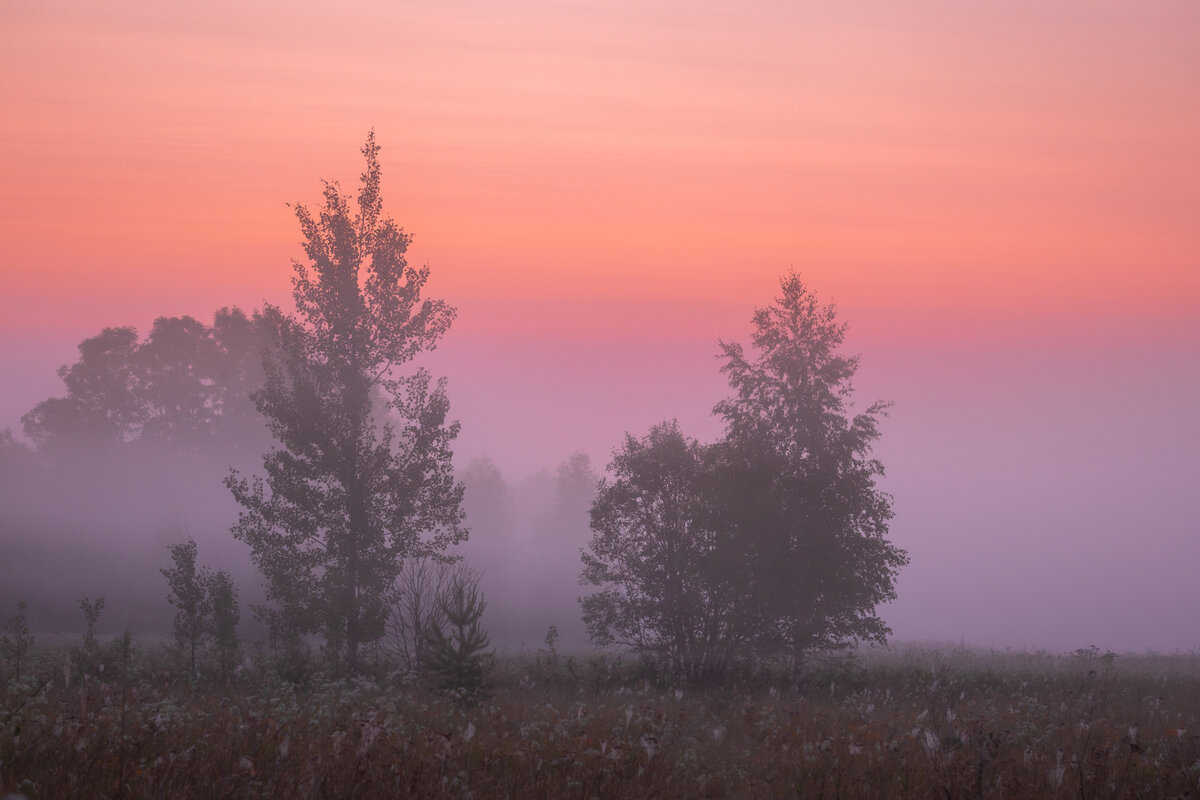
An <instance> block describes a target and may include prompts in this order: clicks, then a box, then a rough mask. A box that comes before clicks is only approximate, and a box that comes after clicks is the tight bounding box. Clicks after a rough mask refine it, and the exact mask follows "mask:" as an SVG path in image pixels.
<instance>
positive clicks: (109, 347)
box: [21, 328, 142, 449]
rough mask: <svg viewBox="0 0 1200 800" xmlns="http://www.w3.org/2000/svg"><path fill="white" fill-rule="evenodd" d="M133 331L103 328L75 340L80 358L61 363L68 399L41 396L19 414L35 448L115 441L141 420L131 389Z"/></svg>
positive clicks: (130, 433) (129, 433)
mask: <svg viewBox="0 0 1200 800" xmlns="http://www.w3.org/2000/svg"><path fill="white" fill-rule="evenodd" d="M136 352H137V331H135V330H134V329H133V328H105V329H104V330H103V331H101V332H100V333H99V334H97V335H96V336H93V337H91V338H90V339H84V340H83V341H82V342H80V343H79V360H78V361H77V362H75V363H74V364H72V365H69V366H63V367H60V368H59V370H58V376H59V377H60V378H62V381H63V383H64V384H65V385H66V388H67V396H66V397H53V398H50V399H48V400H43V401H42V402H41V403H38V404H37V405H36V406H34V407H33V409H32V410H30V411H29V412H28V413H27V414H25V415H24V416H23V417H22V418H21V424H22V426H23V427H24V429H25V433H26V435H27V436H29V438H30V439H31V440H33V442H34V444H35V445H37V447H38V449H53V448H55V447H63V446H67V445H71V444H87V445H96V444H106V445H111V444H116V443H119V442H124V441H127V440H128V439H130V438H132V437H133V435H134V434H135V432H136V431H137V430H138V428H139V426H140V425H141V422H142V413H141V408H140V406H139V404H138V400H137V395H136V393H135V387H134V354H135V353H136Z"/></svg>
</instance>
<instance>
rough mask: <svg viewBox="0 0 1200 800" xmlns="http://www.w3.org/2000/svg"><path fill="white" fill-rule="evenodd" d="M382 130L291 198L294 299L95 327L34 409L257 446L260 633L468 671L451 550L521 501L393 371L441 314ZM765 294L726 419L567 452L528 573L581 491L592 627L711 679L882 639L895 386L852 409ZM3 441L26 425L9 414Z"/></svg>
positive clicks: (721, 409)
mask: <svg viewBox="0 0 1200 800" xmlns="http://www.w3.org/2000/svg"><path fill="white" fill-rule="evenodd" d="M378 149H379V148H378V146H377V145H376V144H375V141H374V137H373V135H372V136H370V137H369V138H368V140H367V142H366V145H365V146H364V147H363V150H362V152H363V155H364V156H365V159H366V169H365V171H364V173H363V174H362V176H361V181H360V186H359V189H358V192H357V194H355V195H353V196H350V195H347V194H346V193H344V192H343V191H342V189H341V187H340V186H339V185H338V184H337V183H327V184H326V185H325V191H324V202H323V204H322V206H321V207H320V208H319V209H317V210H315V211H310V210H309V209H308V208H307V207H306V206H303V205H301V206H297V208H296V215H297V219H298V221H299V223H300V227H301V231H302V233H303V236H304V240H305V241H304V249H305V253H306V256H307V258H306V259H305V260H304V261H303V262H302V261H296V262H294V263H293V268H294V273H295V275H294V277H293V298H294V301H295V311H294V312H293V313H287V312H285V311H284V310H282V309H280V308H277V307H273V306H267V307H266V308H265V309H263V310H262V311H260V312H256V313H254V314H253V315H250V316H247V315H246V314H244V313H242V312H240V311H238V310H236V309H233V310H229V309H223V310H221V311H219V312H217V314H216V316H215V318H214V320H213V324H212V325H211V326H208V325H204V324H202V323H200V322H198V321H196V320H194V319H192V318H190V317H176V318H161V319H159V320H157V321H156V322H155V323H154V326H153V328H152V329H151V331H150V333H149V334H148V336H147V337H146V339H145V340H143V341H139V339H138V336H137V333H136V331H134V330H133V329H132V328H107V329H105V330H104V331H102V332H101V333H100V334H99V335H98V336H96V337H93V338H91V339H87V340H85V341H84V342H83V343H82V344H81V345H80V358H79V361H78V362H77V363H75V364H74V365H71V366H68V367H64V368H63V369H62V370H61V371H60V375H61V377H62V379H63V381H64V384H65V386H66V396H65V397H58V398H51V399H49V400H46V401H44V402H42V403H39V404H38V405H37V406H36V407H35V408H34V409H33V410H32V411H30V412H29V413H28V414H27V415H26V416H25V417H24V418H23V425H24V429H25V432H26V435H27V436H28V437H29V439H30V440H31V441H32V442H33V443H34V445H35V448H36V449H37V451H38V453H43V454H47V455H49V456H54V454H56V453H68V452H72V451H78V450H79V449H80V448H83V447H95V446H98V445H102V446H104V447H109V448H117V449H128V448H130V447H143V448H149V447H151V446H152V445H162V446H163V447H164V448H165V449H166V450H167V451H169V452H171V453H173V454H176V455H178V454H181V453H189V452H190V453H191V454H193V455H196V456H199V457H203V454H204V453H207V452H212V450H211V448H212V447H218V448H220V447H224V448H232V449H229V450H226V453H229V452H242V453H245V452H246V450H247V449H248V448H252V449H253V450H254V452H256V453H263V451H265V454H263V455H262V457H261V469H256V470H247V469H245V467H244V464H245V460H244V459H240V460H239V459H233V460H232V461H230V460H226V461H225V462H224V463H225V464H226V465H227V464H229V463H239V464H241V465H242V469H238V468H233V469H229V471H228V472H227V474H226V477H225V480H224V483H225V486H226V487H227V489H228V490H229V492H230V493H231V495H232V497H233V499H234V500H235V501H236V504H237V506H238V508H239V509H240V511H239V513H238V518H237V522H236V524H234V526H233V534H234V536H235V537H236V538H237V539H238V540H240V541H241V542H243V543H244V544H245V545H246V546H247V547H248V549H249V552H250V555H251V558H252V560H253V562H254V564H255V565H256V567H257V568H258V570H259V572H260V573H261V575H262V576H263V577H264V578H265V593H266V594H265V599H266V602H265V603H264V604H261V605H259V606H257V607H256V613H257V615H258V616H259V617H260V618H261V619H263V620H264V621H265V622H266V623H267V624H268V626H269V630H270V634H271V637H272V639H273V640H274V641H275V642H276V643H277V644H281V645H283V646H286V647H301V646H302V642H303V641H304V640H305V638H306V637H308V636H312V635H319V636H320V637H321V638H322V639H323V641H324V643H325V652H326V654H327V655H328V657H329V658H330V659H331V661H332V662H333V664H334V665H335V667H336V668H339V669H343V668H344V670H345V671H347V672H349V673H350V674H354V673H356V672H358V671H359V670H360V669H361V667H362V655H361V653H362V650H363V647H364V646H365V645H369V644H372V643H378V642H380V641H382V640H385V639H386V638H387V637H389V636H390V637H391V638H392V639H393V640H394V641H395V642H396V643H397V644H396V648H397V652H398V653H399V654H400V655H401V657H402V658H404V659H406V660H407V661H408V662H409V663H410V665H418V664H425V665H428V666H432V667H433V668H434V669H435V670H437V671H438V672H439V673H441V674H443V675H445V676H449V677H447V680H448V681H450V682H452V683H457V684H458V685H460V686H461V685H463V684H464V683H470V684H471V685H473V686H475V687H478V686H479V685H481V682H482V678H481V673H482V670H483V669H484V668H485V666H486V664H487V659H488V650H487V648H488V646H489V641H488V637H487V635H486V633H484V631H483V630H482V628H481V627H480V624H479V623H480V619H481V618H482V614H483V608H484V606H485V604H484V602H483V599H482V597H481V596H480V595H479V594H478V588H477V587H478V582H479V573H478V572H477V571H474V570H472V569H470V568H467V567H464V566H462V565H461V564H457V565H456V564H455V556H454V549H453V548H454V547H455V546H456V545H459V544H460V543H462V542H463V541H464V540H465V539H466V537H467V532H468V531H467V527H466V525H465V524H464V517H465V515H466V514H467V513H470V516H471V518H472V520H473V521H474V520H480V521H483V520H487V527H488V528H490V529H491V530H492V531H493V533H494V534H498V535H499V536H501V537H503V536H507V535H508V534H511V533H512V529H513V518H514V517H513V509H512V508H511V506H510V505H509V499H508V496H507V487H506V485H505V484H504V481H503V479H502V477H501V476H500V474H499V471H498V470H497V469H496V468H495V465H494V464H492V463H491V462H490V461H488V460H482V461H477V462H475V463H474V464H473V465H472V467H471V468H470V469H468V471H467V477H468V479H469V480H470V481H471V482H472V485H474V486H478V487H479V491H478V492H477V493H476V494H473V495H472V496H471V497H469V498H466V499H464V483H463V481H462V480H460V479H459V478H458V477H456V475H455V473H454V470H453V466H452V445H453V442H454V440H455V438H456V436H457V434H458V431H459V424H458V423H457V422H455V421H451V420H450V419H449V399H448V397H447V391H446V384H445V381H444V379H443V380H435V379H434V378H433V377H432V375H431V374H430V373H429V372H428V371H427V370H425V369H421V368H418V369H411V368H409V364H410V362H412V361H413V360H414V359H416V358H417V357H418V356H420V355H421V354H423V353H427V352H429V351H431V350H433V349H434V348H435V347H436V346H437V344H438V342H439V341H440V340H441V338H442V337H443V335H444V334H445V333H446V331H447V330H448V328H449V327H450V325H451V323H452V322H453V320H454V317H455V310H454V309H453V308H452V307H450V306H449V305H447V304H446V303H445V302H443V301H441V300H436V299H430V298H428V297H425V296H424V294H425V286H426V283H427V280H428V278H429V274H430V273H429V268H428V267H424V266H422V267H415V266H412V265H410V264H409V263H408V261H407V255H406V254H407V250H408V246H409V243H410V236H409V235H408V234H407V233H405V231H404V230H403V229H402V228H401V227H399V226H398V225H397V224H396V223H395V222H394V221H393V220H392V219H390V218H388V217H386V216H385V215H384V214H383V205H382V200H381V195H380V169H379V163H378V158H377V155H378ZM782 290H783V292H782V296H781V297H780V298H779V299H778V300H777V301H776V302H775V303H774V304H773V305H771V306H769V307H766V308H763V309H759V310H758V311H757V312H756V314H755V317H754V326H755V330H754V337H753V342H752V353H750V354H748V353H747V352H746V351H745V350H744V349H743V348H742V347H741V345H739V344H736V343H726V342H722V343H721V348H722V356H723V360H724V364H723V367H722V370H723V372H724V373H725V374H726V375H727V376H728V378H729V382H730V387H731V389H732V394H731V396H730V397H729V398H727V399H726V400H724V401H722V402H721V403H719V404H718V405H717V406H716V408H715V410H714V413H716V414H717V415H719V416H720V417H721V419H722V420H723V421H724V423H725V433H724V435H723V436H722V437H721V438H720V439H718V440H717V441H714V442H711V443H701V442H699V441H697V440H695V439H692V438H690V437H688V436H686V435H685V434H684V433H683V432H682V431H681V430H680V429H679V426H678V425H677V424H676V423H674V422H664V423H662V424H660V425H657V426H655V427H654V428H652V429H651V430H650V431H649V432H648V433H647V434H645V435H644V436H642V437H634V436H627V438H626V440H625V443H624V446H623V447H621V448H620V449H619V450H617V451H616V453H615V454H614V457H613V460H612V463H611V464H610V465H609V475H608V477H606V478H604V479H602V480H601V479H599V477H598V476H597V475H596V473H595V471H594V470H593V469H592V466H591V463H590V461H589V460H588V459H587V456H586V455H584V454H577V455H575V456H573V457H572V458H571V459H569V460H568V461H567V462H566V463H565V464H564V465H563V466H562V467H561V468H560V470H559V474H558V476H557V480H556V481H555V483H554V486H555V489H554V496H555V499H554V502H553V504H552V508H551V510H550V511H549V512H547V513H544V514H543V515H541V517H539V520H538V522H537V523H536V525H535V527H537V528H538V529H539V531H541V533H542V534H544V535H539V536H538V537H537V539H538V546H539V549H540V550H541V551H542V552H543V554H544V555H545V556H546V558H545V559H544V561H543V562H542V563H540V564H531V565H528V569H529V570H530V571H532V572H535V573H536V574H538V575H556V576H558V577H560V578H563V579H564V580H565V581H566V583H567V584H574V583H575V576H574V575H573V574H570V572H571V571H566V572H564V563H569V562H568V561H566V559H568V558H569V559H572V560H573V559H575V558H578V553H579V550H578V543H577V541H576V540H575V539H574V538H573V534H572V535H564V532H565V531H570V530H571V529H572V528H574V527H582V526H580V525H579V520H580V519H581V518H583V515H582V514H581V511H582V510H583V509H586V508H589V507H590V528H591V531H590V535H591V539H590V542H589V543H587V546H586V547H585V548H584V549H583V553H582V559H583V571H582V575H581V576H580V578H579V582H580V583H584V584H586V585H589V586H592V587H594V588H595V591H594V592H593V593H591V594H589V595H587V596H586V597H584V598H582V599H581V603H582V611H583V623H584V624H585V626H586V628H587V631H588V634H589V635H590V637H591V639H592V641H594V642H595V643H597V644H600V645H621V646H625V647H628V648H631V649H633V650H634V651H636V652H638V653H639V654H641V655H643V656H645V657H646V658H649V659H653V660H655V661H658V662H661V663H663V664H666V665H668V666H669V667H670V668H671V669H672V670H673V671H675V672H677V673H678V674H681V675H685V676H691V677H705V676H712V675H719V674H720V673H722V672H723V671H725V670H727V669H729V668H730V667H731V666H733V665H735V664H737V663H738V662H740V661H743V660H746V659H763V658H771V659H780V658H782V659H788V660H790V661H792V662H793V663H797V664H798V663H800V661H802V660H803V658H804V657H805V656H806V655H807V654H809V653H812V652H814V651H819V650H826V649H829V648H835V647H840V646H842V645H845V644H847V643H849V642H852V641H856V640H861V639H880V640H881V639H882V638H883V637H884V636H885V635H886V634H887V633H888V629H887V627H886V626H885V625H884V623H883V622H882V621H881V620H880V619H879V618H878V616H877V615H876V608H877V606H878V605H879V604H880V603H882V602H884V601H886V600H888V599H890V598H891V597H893V596H894V589H893V582H894V578H895V576H896V574H897V572H898V570H899V569H900V568H901V567H902V566H903V565H904V564H905V563H906V559H907V557H906V555H905V554H904V552H903V551H901V550H899V549H898V548H896V547H895V546H893V545H892V544H890V543H889V542H888V540H887V538H886V534H887V526H888V521H889V519H890V517H891V513H892V512H891V501H890V498H889V497H888V496H887V495H886V494H885V493H884V492H882V491H881V490H880V489H879V488H878V486H877V480H878V478H879V477H880V476H881V475H882V474H883V467H882V465H881V464H880V463H879V462H878V460H876V459H875V458H873V457H872V455H871V447H872V444H873V443H874V441H875V440H876V439H877V438H878V436H879V427H878V423H879V419H880V417H881V416H882V415H883V414H884V413H885V411H886V406H884V405H882V404H876V405H873V406H870V407H869V408H867V409H866V410H864V411H862V412H860V413H857V414H852V413H851V411H850V402H851V399H852V389H851V379H852V378H853V375H854V373H855V370H856V368H857V360H856V359H855V358H853V357H848V356H846V355H844V354H842V353H841V346H842V343H843V337H844V332H845V325H844V324H843V323H839V322H838V321H837V318H836V314H835V311H834V309H833V307H832V306H828V305H821V304H820V303H819V302H818V300H817V299H816V297H815V296H814V295H813V294H812V293H811V292H810V291H809V290H808V289H807V287H805V286H804V284H803V283H802V282H801V280H800V279H799V277H798V276H796V275H794V274H793V275H789V276H787V277H785V279H784V280H783V282H782ZM264 422H265V426H264ZM238 448H241V449H240V450H238ZM0 449H3V450H4V451H5V452H15V451H16V450H17V449H19V446H18V445H17V444H16V443H15V441H14V440H13V439H12V437H11V435H7V438H3V439H0ZM3 460H4V459H0V461H3ZM0 466H2V465H0ZM225 469H228V468H227V467H225ZM581 538H582V533H581ZM500 546H501V547H502V546H503V545H500ZM491 549H492V550H493V551H494V550H495V548H494V547H493V548H491ZM487 551H488V548H487V547H486V546H485V549H484V550H483V551H482V552H485V553H486V552H487ZM170 553H171V557H172V562H173V566H172V567H170V568H167V569H163V570H162V573H163V575H164V576H165V577H166V579H167V582H168V585H169V588H170V592H171V594H170V599H171V602H172V604H173V605H175V607H176V610H177V614H176V629H175V630H176V637H177V640H178V643H179V645H180V647H181V649H187V650H188V651H189V652H190V653H191V654H192V655H191V659H190V660H191V663H192V668H193V669H194V668H195V657H194V653H195V649H196V647H197V645H198V644H199V643H200V642H201V641H202V640H203V639H205V638H206V637H207V638H208V639H209V640H210V641H213V642H214V643H215V645H216V648H217V650H218V651H219V652H222V653H224V654H225V656H224V657H223V658H224V660H225V661H226V662H227V663H231V662H230V659H232V658H233V657H234V656H235V655H236V651H237V634H236V626H237V601H236V590H235V589H234V584H233V580H232V578H231V577H230V576H229V575H228V574H227V573H225V572H221V571H217V572H213V571H211V570H206V569H205V568H201V567H198V566H197V564H196V555H197V548H196V544H195V543H194V542H192V541H190V540H189V541H188V542H185V543H183V544H178V545H173V546H172V547H171V550H170ZM485 560H486V559H485ZM576 563H578V562H576ZM510 577H511V578H513V579H514V580H523V579H524V576H510ZM552 630H554V631H555V633H556V634H557V629H556V628H552Z"/></svg>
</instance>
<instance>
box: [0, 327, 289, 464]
mask: <svg viewBox="0 0 1200 800" xmlns="http://www.w3.org/2000/svg"><path fill="white" fill-rule="evenodd" d="M274 325H275V321H274V319H273V318H272V317H271V315H270V314H263V313H260V312H256V313H255V314H254V315H253V316H250V317H248V316H247V315H246V314H245V313H244V312H242V311H241V310H239V309H236V308H235V309H229V308H223V309H221V310H219V311H217V313H216V315H215V316H214V319H213V324H212V326H206V325H204V324H203V323H201V322H199V321H198V320H196V319H194V318H192V317H189V316H183V317H159V318H158V319H156V320H155V321H154V324H153V326H152V327H151V329H150V333H149V334H148V335H147V336H146V338H145V340H143V341H140V342H139V340H138V334H137V331H136V330H135V329H134V328H131V327H120V328H105V329H104V330H102V331H101V332H100V333H99V334H97V335H96V336H92V337H90V338H87V339H84V340H83V341H82V342H80V344H79V360H78V361H76V362H75V363H74V364H70V365H65V366H63V367H61V368H60V369H59V370H58V374H59V376H60V377H61V378H62V380H63V384H64V385H65V388H66V396H65V397H52V398H49V399H47V400H43V401H42V402H40V403H38V404H37V405H36V406H34V408H33V409H31V410H30V411H29V412H28V413H27V414H25V415H24V416H23V417H22V424H23V426H24V429H25V434H26V435H27V436H28V437H29V438H30V440H32V441H33V442H34V444H35V445H36V446H37V448H38V450H39V451H41V452H42V453H45V454H52V455H55V456H60V457H69V456H72V455H76V454H78V453H80V452H83V451H87V450H93V449H96V448H100V449H103V448H106V447H107V448H112V447H114V446H118V445H122V444H129V443H144V444H157V445H162V446H166V447H168V448H170V449H171V450H172V451H174V452H178V451H179V450H180V449H184V448H187V449H193V448H196V447H201V446H217V447H234V448H236V447H237V446H238V445H240V444H244V443H246V442H247V440H250V441H253V440H254V439H255V438H258V436H257V434H258V431H260V430H262V428H263V425H262V422H261V417H260V416H259V414H258V412H257V411H256V410H255V408H254V406H253V404H252V403H251V402H250V400H249V398H248V395H249V393H250V392H251V391H252V390H254V389H257V388H258V387H259V386H261V385H262V380H263V374H262V361H263V355H264V352H265V351H266V350H268V349H269V348H270V347H271V344H272V341H273V338H274V336H273V328H274Z"/></svg>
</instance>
